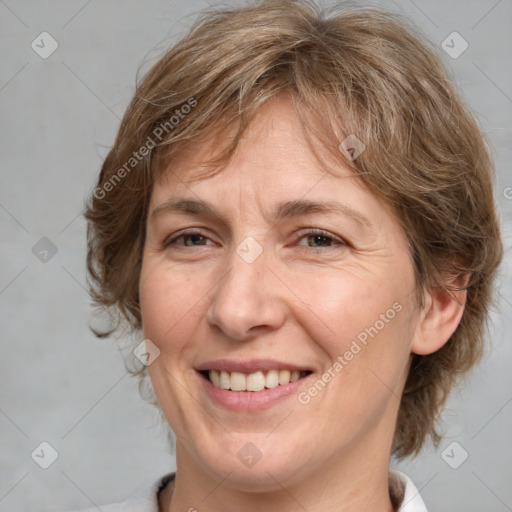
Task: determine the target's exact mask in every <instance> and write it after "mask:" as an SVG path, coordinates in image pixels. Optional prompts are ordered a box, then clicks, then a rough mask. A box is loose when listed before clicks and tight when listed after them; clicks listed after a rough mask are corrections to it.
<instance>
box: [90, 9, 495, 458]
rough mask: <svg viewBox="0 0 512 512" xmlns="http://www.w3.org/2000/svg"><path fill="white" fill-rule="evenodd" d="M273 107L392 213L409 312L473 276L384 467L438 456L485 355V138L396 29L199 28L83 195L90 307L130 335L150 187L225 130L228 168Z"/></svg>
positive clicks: (358, 23) (277, 19) (226, 24)
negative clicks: (284, 99) (427, 449)
mask: <svg viewBox="0 0 512 512" xmlns="http://www.w3.org/2000/svg"><path fill="white" fill-rule="evenodd" d="M413 33H414V35H413ZM281 93H286V94H289V95H291V96H292V97H293V98H294V102H295V105H296V110H297V112H298V114H299V115H300V118H301V121H302V123H303V126H304V128H305V133H306V134H307V135H308V136H309V137H310V138H311V139H315V140H316V141H317V142H320V143H321V145H322V147H323V148H325V150H327V151H329V153H330V154H332V155H334V156H335V158H337V159H338V161H339V162H340V163H342V164H344V165H346V166H349V167H350V168H351V169H352V170H353V171H354V172H355V173H357V174H358V175H359V176H360V178H361V180H363V182H364V183H365V184H366V186H367V187H368V188H369V189H370V190H371V191H372V192H373V193H374V194H375V195H376V196H377V197H379V198H380V199H381V200H382V201H383V202H385V203H386V204H387V205H389V206H390V207H391V208H392V209H393V211H394V212H395V214H396V216H397V219H398V220H399V221H400V223H401V225H402V227H403V229H404V232H405V234H406V235H407V238H408V242H409V247H410V253H411V259H412V261H413V265H414V270H415V276H416V284H417V292H418V293H417V299H418V304H419V305H420V306H421V305H422V297H423V292H424V290H426V289H432V288H434V287H442V288H444V289H449V287H450V284H449V283H450V282H451V281H450V279H448V277H449V276H451V277H452V278H453V277H457V276H468V275H469V276H470V277H469V282H468V283H467V286H466V290H467V302H466V306H465V311H464V314H463V317H462V320H461V322H460V324H459V326H458V328H457V329H456V331H455V333H454V334H453V335H452V337H451V338H450V340H449V341H448V343H446V345H444V346H443V347H442V348H441V349H440V350H438V351H437V352H435V353H433V354H430V355H425V356H419V355H412V356H411V366H410V370H409V375H408V378H407V382H406V385H405V390H404V393H403V396H402V401H401V405H400V410H399V414H398V420H397V427H396V433H395V440H394V453H395V455H397V456H398V457H403V456H406V455H410V454H415V453H417V452H418V451H419V450H420V448H421V446H422V445H423V443H424V441H425V440H426V438H427V437H429V436H430V437H431V438H432V439H433V440H434V441H435V442H438V441H439V439H440V436H439V434H438V432H437V430H436V422H437V420H438V418H439V414H440V411H441V409H442V406H443V405H444V402H445V400H446V397H447V394H448V392H449V390H450V389H451V387H452V386H453V385H454V384H455V383H456V381H457V380H458V378H459V377H460V376H462V375H464V374H465V373H466V372H467V370H468V369H470V368H471V367H472V366H473V365H474V364H475V363H476V362H477V361H478V359H479V358H480V356H481V353H482V346H483V337H484V333H485V326H486V322H487V319H488V312H489V307H490V305H491V303H492V285H493V281H494V277H495V274H496V271H497V267H498V265H499V262H500V260H501V257H502V244H501V240H500V233H499V226H498V222H497V218H496V212H495V204H494V197H493V183H492V182H493V174H494V170H493V165H492V161H491V159H490V156H489V152H488V150H487V148H486V145H485V142H484V139H483V136H482V134H481V131H480V130H479V128H478V126H477V124H476V122H475V119H474V117H473V116H472V114H471V113H470V112H469V111H468V109H467V108H466V107H465V106H464V104H463V102H462V101H461V99H460V97H459V94H458V93H457V91H456V90H455V88H454V86H453V85H452V83H451V82H450V80H449V77H448V76H447V72H446V70H445V68H444V66H443V64H442V61H441V59H440V58H439V57H438V56H437V55H436V51H435V50H434V49H433V48H431V47H430V46H429V43H427V42H425V41H424V40H422V39H421V38H420V37H419V36H418V35H417V31H416V29H412V28H408V26H407V23H406V22H404V21H403V20H402V19H401V18H400V17H399V16H397V15H393V14H390V13H388V12H385V11H382V10H379V9H374V8H357V9H354V8H351V9H343V8H342V9H341V10H335V11H334V12H332V13H330V14H329V13H327V14H326V13H323V12H321V10H320V9H319V8H318V7H317V6H316V5H315V4H314V3H313V2H312V1H308V0H266V1H260V2H255V3H252V4H251V5H249V6H246V7H243V8H234V9H224V10H214V11H212V12H206V13H204V14H203V15H202V16H201V17H200V19H199V20H198V21H197V22H196V23H195V24H194V26H193V27H192V29H191V30H190V31H189V32H188V34H187V35H186V36H185V37H184V38H183V39H181V40H180V41H179V42H178V43H177V44H176V45H174V46H173V47H172V48H170V49H169V50H168V51H167V52H166V53H165V54H164V55H163V56H162V57H161V58H160V60H158V62H157V63H156V64H155V65H154V66H153V67H152V68H151V69H150V71H149V72H148V73H147V74H146V75H145V76H144V78H143V79H142V81H141V82H140V84H139V85H138V87H137V89H136V92H135V96H134V98H133V100H132V102H131V104H130V105H129V107H128V109H127V111H126V113H125V115H124V118H123V120H122V122H121V126H120V128H119V132H118V134H117V137H116V140H115V143H114V146H113V148H112V149H111V151H110V152H109V154H108V156H107V158H106V159H105V161H104V164H103V166H102V169H101V173H100V176H99V180H98V184H97V188H96V189H95V191H94V193H93V194H92V195H91V196H90V200H89V203H88V206H87V211H86V218H87V221H88V258H87V262H88V270H89V275H90V286H91V294H92V297H93V299H94V301H95V303H96V304H98V305H101V306H104V307H107V308H108V309H109V310H113V311H117V313H118V315H117V320H118V323H117V324H116V327H119V325H120V324H119V322H121V321H123V320H127V321H128V325H129V326H130V327H131V328H133V329H134V330H138V329H140V328H141V312H140V306H139V276H140V269H141V257H142V249H143V246H144V237H145V229H144V227H145V221H146V214H147V208H148V204H149V198H150V195H151V191H152V187H153V184H154V182H155V180H156V179H157V177H158V175H159V173H161V172H164V169H165V167H166V165H167V166H168V165H169V162H171V161H172V156H173V155H174V154H175V153H176V152H177V151H178V150H179V149H180V148H182V147H183V146H184V145H185V144H187V143H189V142H191V141H197V140H201V137H203V136H206V135H207V134H209V133H210V132H211V131H212V128H213V127H215V130H217V131H219V130H220V129H221V128H222V127H226V126H232V125H233V122H234V121H236V126H237V127H238V130H237V132H236V135H235V136H234V137H233V139H232V142H231V143H230V144H229V147H226V150H225V151H224V152H223V154H222V158H220V159H219V160H218V162H220V161H221V160H222V159H224V158H229V156H230V155H231V154H232V153H233V151H234V149H235V148H236V147H237V144H238V141H239V139H240V136H241V134H242V133H243V131H244V129H245V128H246V127H247V126H248V124H249V122H250V120H251V118H252V116H253V115H254V113H255V112H256V111H257V110H258V108H259V107H260V106H261V105H263V104H264V103H265V102H266V101H268V100H269V99H270V98H272V97H275V96H276V95H277V94H281ZM349 135H356V136H357V138H358V139H359V140H360V141H362V143H363V144H364V145H365V150H364V151H363V152H362V153H361V154H360V156H358V158H357V159H355V160H353V161H352V160H351V159H350V158H348V157H347V155H345V154H344V153H343V152H342V151H340V150H339V144H340V142H342V141H343V140H344V139H345V138H346V137H347V136H349ZM143 148H145V149H146V151H143ZM319 158H320V156H319ZM161 162H166V165H161ZM218 162H217V163H218ZM171 171H172V165H171ZM116 327H114V329H115V328H116Z"/></svg>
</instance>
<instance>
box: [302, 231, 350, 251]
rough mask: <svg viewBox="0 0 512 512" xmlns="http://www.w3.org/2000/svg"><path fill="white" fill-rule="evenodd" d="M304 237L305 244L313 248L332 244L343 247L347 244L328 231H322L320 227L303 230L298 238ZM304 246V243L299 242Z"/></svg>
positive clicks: (327, 246) (326, 246)
mask: <svg viewBox="0 0 512 512" xmlns="http://www.w3.org/2000/svg"><path fill="white" fill-rule="evenodd" d="M303 239H306V240H307V243H306V245H307V246H308V247H312V248H314V249H322V248H329V247H333V246H341V247H344V246H346V245H347V244H346V243H345V242H344V241H343V240H341V239H340V238H338V237H335V236H334V235H332V234H331V233H329V232H328V231H323V230H321V229H314V230H310V231H307V232H303V233H302V236H301V237H300V240H303ZM299 245H302V246H304V244H300V243H299Z"/></svg>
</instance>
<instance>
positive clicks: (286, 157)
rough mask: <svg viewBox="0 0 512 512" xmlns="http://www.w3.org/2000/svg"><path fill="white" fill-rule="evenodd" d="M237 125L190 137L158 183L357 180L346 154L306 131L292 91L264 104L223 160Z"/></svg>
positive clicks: (269, 184)
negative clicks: (328, 148) (339, 153)
mask: <svg viewBox="0 0 512 512" xmlns="http://www.w3.org/2000/svg"><path fill="white" fill-rule="evenodd" d="M237 129H238V125H237V124H236V123H231V125H229V126H228V127H227V128H225V129H223V130H222V131H220V130H219V131H217V130H216V127H215V126H212V127H211V129H210V130H209V131H208V134H207V136H206V137H203V138H202V139H200V140H193V141H191V142H189V143H188V144H187V146H185V147H183V148H181V149H180V150H179V151H178V152H177V153H176V154H175V155H174V156H173V157H172V158H171V159H170V160H169V161H167V162H166V163H165V164H164V165H162V166H161V169H162V172H161V173H160V175H159V177H158V179H157V184H160V185H163V186H166V187H167V188H169V187H172V188H176V190H177V191H178V190H180V189H183V188H185V189H186V188H187V187H188V186H191V185H196V184H198V183H200V182H202V181H208V182H209V183H210V184H212V183H214V182H215V183H217V182H220V181H227V180H229V179H230V178H234V177H235V175H236V177H237V179H239V180H242V179H243V180H244V181H245V182H246V183H247V180H249V179H250V180H251V182H252V183H251V185H252V186H253V187H258V186H263V185H264V186H265V187H267V188H269V187H272V186H279V187H280V188H281V187H282V186H283V185H286V188H287V189H289V188H293V187H294V185H295V184H297V185H301V186H303V185H304V184H305V183H306V182H308V181H309V182H311V181H313V182H316V181H318V180H319V179H322V178H324V177H326V176H327V175H331V176H333V177H336V178H338V179H340V180H341V179H344V180H346V179H350V180H351V181H356V180H355V179H354V178H356V175H355V173H354V172H353V171H352V170H351V169H349V168H348V167H346V166H344V165H343V164H342V158H339V157H338V158H335V157H333V155H332V154H330V153H329V152H328V151H326V149H325V147H322V146H321V144H320V143H319V142H318V141H316V140H315V139H314V138H313V137H309V136H307V134H306V133H305V132H304V130H305V129H307V128H305V126H304V125H303V124H302V122H301V120H300V118H299V117H298V115H297V112H296V110H295V105H294V103H293V100H292V98H291V96H290V95H288V94H281V95H279V96H277V97H275V98H273V99H272V100H269V101H268V102H267V103H265V104H264V105H263V106H262V107H260V109H259V110H258V111H257V113H256V114H255V115H254V117H253V118H252V119H251V122H250V124H249V126H248V127H247V128H246V129H245V131H244V132H243V134H242V137H241V138H240V140H239V141H238V142H237V146H236V148H235V151H234V152H233V154H232V155H230V157H229V158H228V159H222V160H220V161H218V157H219V156H220V155H221V153H222V152H223V150H224V149H225V148H226V146H228V145H229V144H230V143H231V141H232V139H233V138H234V137H235V135H236V131H237ZM220 175H222V176H220ZM357 181H360V180H359V179H358V180H357ZM359 185H360V186H362V185H363V184H362V182H360V183H359Z"/></svg>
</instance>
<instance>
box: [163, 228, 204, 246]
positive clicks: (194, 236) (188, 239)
mask: <svg viewBox="0 0 512 512" xmlns="http://www.w3.org/2000/svg"><path fill="white" fill-rule="evenodd" d="M207 240H209V238H208V237H206V236H204V235H203V233H201V232H200V231H195V230H193V231H182V232H181V233H178V234H177V235H175V236H173V237H171V238H169V239H167V240H166V241H165V242H164V247H169V246H171V245H175V246H178V247H201V246H204V245H207V243H206V241H207ZM180 241H181V242H183V243H178V242H180Z"/></svg>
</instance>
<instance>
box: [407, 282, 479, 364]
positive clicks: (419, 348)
mask: <svg viewBox="0 0 512 512" xmlns="http://www.w3.org/2000/svg"><path fill="white" fill-rule="evenodd" d="M468 281H469V276H461V277H459V278H457V279H454V280H453V281H452V282H451V283H450V288H451V291H450V290H448V289H446V288H434V289H433V290H430V291H427V292H426V293H425V300H424V302H425V304H424V307H423V309H422V312H421V317H420V320H419V322H418V325H417V327H416V332H415V334H414V340H413V343H412V345H411V352H412V353H414V354H418V355H427V354H432V353H434V352H436V351H437V350H439V349H440V348H442V347H443V346H444V345H445V344H446V343H447V341H448V340H449V339H450V337H451V336H452V334H453V333H454V332H455V330H456V329H457V327H458V325H459V323H460V321H461V319H462V315H463V314H464V308H465V305H466V297H467V292H466V286H467V283H468Z"/></svg>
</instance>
